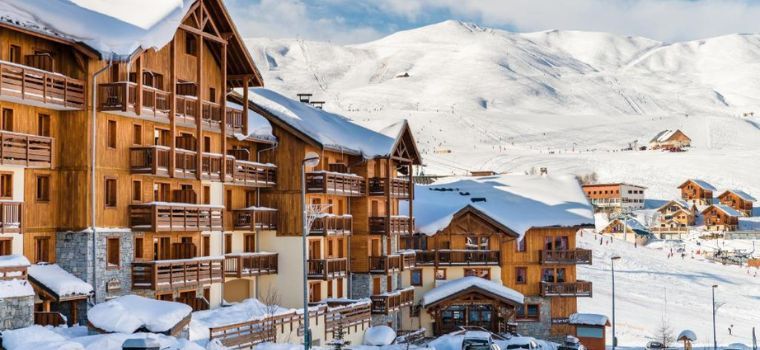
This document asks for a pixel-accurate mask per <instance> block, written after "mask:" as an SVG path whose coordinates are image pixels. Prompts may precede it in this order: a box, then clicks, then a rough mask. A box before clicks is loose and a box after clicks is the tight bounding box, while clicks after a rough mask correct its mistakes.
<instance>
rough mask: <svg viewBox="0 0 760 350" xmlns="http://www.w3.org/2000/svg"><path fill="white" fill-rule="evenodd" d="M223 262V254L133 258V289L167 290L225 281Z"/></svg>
mask: <svg viewBox="0 0 760 350" xmlns="http://www.w3.org/2000/svg"><path fill="white" fill-rule="evenodd" d="M223 263H224V259H223V258H221V257H203V258H193V259H180V260H163V261H162V260H157V261H146V262H133V263H132V289H147V290H154V291H163V290H176V289H179V288H198V287H201V286H203V285H207V284H211V283H218V282H224V269H223Z"/></svg>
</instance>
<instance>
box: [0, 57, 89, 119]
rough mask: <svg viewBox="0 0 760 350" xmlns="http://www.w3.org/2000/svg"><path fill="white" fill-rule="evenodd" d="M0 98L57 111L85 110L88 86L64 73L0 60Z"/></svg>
mask: <svg viewBox="0 0 760 350" xmlns="http://www.w3.org/2000/svg"><path fill="white" fill-rule="evenodd" d="M0 99H3V100H6V101H13V102H18V103H28V104H32V105H36V106H43V107H47V108H50V109H57V110H82V109H84V105H85V99H86V97H85V83H84V82H83V81H81V80H79V79H74V78H70V77H67V76H65V75H63V74H59V73H53V72H50V71H45V70H42V69H37V68H33V67H30V66H26V65H22V64H17V63H13V62H7V61H0Z"/></svg>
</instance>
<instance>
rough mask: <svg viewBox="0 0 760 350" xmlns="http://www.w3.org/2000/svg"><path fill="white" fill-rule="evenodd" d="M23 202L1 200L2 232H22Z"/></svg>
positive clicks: (0, 225)
mask: <svg viewBox="0 0 760 350" xmlns="http://www.w3.org/2000/svg"><path fill="white" fill-rule="evenodd" d="M23 204H24V203H22V202H10V201H0V233H6V232H7V233H16V232H21V218H22V215H21V212H22V208H23Z"/></svg>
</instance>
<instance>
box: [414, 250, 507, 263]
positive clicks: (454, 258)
mask: <svg viewBox="0 0 760 350" xmlns="http://www.w3.org/2000/svg"><path fill="white" fill-rule="evenodd" d="M500 256H501V252H500V251H498V250H467V249H462V250H454V249H439V250H418V251H417V256H416V261H415V263H416V264H417V265H436V264H437V265H499V261H500V260H499V258H500Z"/></svg>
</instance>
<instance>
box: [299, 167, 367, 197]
mask: <svg viewBox="0 0 760 350" xmlns="http://www.w3.org/2000/svg"><path fill="white" fill-rule="evenodd" d="M306 192H308V193H325V194H335V195H343V196H362V195H363V194H364V178H363V177H361V176H358V175H353V174H343V173H335V172H327V171H312V172H308V173H306Z"/></svg>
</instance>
